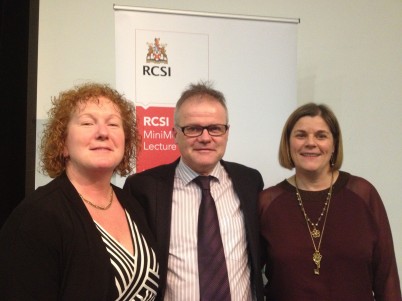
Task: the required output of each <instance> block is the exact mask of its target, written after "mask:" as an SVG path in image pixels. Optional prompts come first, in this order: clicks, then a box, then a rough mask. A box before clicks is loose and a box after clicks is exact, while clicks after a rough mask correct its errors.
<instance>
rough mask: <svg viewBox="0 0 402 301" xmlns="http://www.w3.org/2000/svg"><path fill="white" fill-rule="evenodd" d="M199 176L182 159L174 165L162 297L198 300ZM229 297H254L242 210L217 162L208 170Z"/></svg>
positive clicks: (235, 299)
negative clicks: (225, 268)
mask: <svg viewBox="0 0 402 301" xmlns="http://www.w3.org/2000/svg"><path fill="white" fill-rule="evenodd" d="M197 176H198V174H197V173H195V172H194V171H193V170H191V169H190V168H189V167H188V166H186V165H185V164H184V163H183V162H182V161H180V163H179V164H178V166H177V168H176V173H175V178H174V190H173V200H172V223H171V237H170V246H169V261H168V273H167V287H166V291H165V298H164V300H165V301H188V300H199V298H200V293H199V282H198V261H197V224H198V211H199V206H200V202H201V189H200V188H199V187H198V185H197V184H195V183H194V182H192V180H193V179H194V178H196V177H197ZM211 176H213V177H215V179H213V180H212V181H211V194H212V197H213V198H214V200H215V204H216V210H217V212H218V218H219V226H220V231H221V236H222V242H223V248H224V251H225V258H226V265H227V269H228V276H229V284H230V291H231V296H232V301H248V300H253V299H254V298H253V294H252V290H251V283H250V266H249V262H248V252H247V241H246V233H245V227H244V218H243V213H242V211H241V209H240V201H239V198H238V197H237V195H236V193H235V191H234V189H233V185H232V181H231V180H230V178H229V176H228V174H227V173H226V171H225V169H224V168H223V166H222V165H221V164H220V163H218V164H217V166H216V167H215V168H214V170H213V171H212V173H211Z"/></svg>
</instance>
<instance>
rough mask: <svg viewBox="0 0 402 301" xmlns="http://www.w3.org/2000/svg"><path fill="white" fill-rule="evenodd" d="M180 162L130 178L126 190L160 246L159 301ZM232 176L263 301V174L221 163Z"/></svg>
mask: <svg viewBox="0 0 402 301" xmlns="http://www.w3.org/2000/svg"><path fill="white" fill-rule="evenodd" d="M178 163H179V160H176V161H175V162H173V163H171V164H167V165H161V166H158V167H155V168H152V169H149V170H146V171H144V172H141V173H137V174H134V175H132V176H130V177H128V178H127V180H126V183H125V185H124V189H126V190H128V191H129V192H130V193H131V194H132V195H134V196H135V198H136V199H137V200H138V201H139V202H140V203H141V204H142V205H143V207H144V208H145V212H146V214H147V218H148V222H149V226H150V228H151V231H153V233H154V235H155V237H156V240H157V246H158V254H159V256H160V257H159V261H160V287H159V288H160V291H159V294H158V298H157V299H158V300H163V295H164V291H165V287H166V278H167V267H168V257H169V242H170V224H171V215H172V195H173V181H174V175H175V171H176V166H177V164H178ZM221 164H222V165H223V166H224V168H225V170H226V172H227V173H228V174H229V176H230V178H231V180H232V183H233V187H234V189H235V191H236V193H237V195H238V197H239V199H240V206H241V209H242V211H243V214H244V223H245V229H246V236H247V245H248V253H249V260H250V266H251V283H252V286H253V289H254V291H255V293H256V296H257V300H263V284H262V273H261V265H260V245H259V225H258V214H257V200H258V194H259V192H260V191H261V190H262V189H263V186H264V183H263V179H262V176H261V174H260V173H259V172H258V171H257V170H255V169H252V168H249V167H246V166H244V165H240V164H237V163H232V162H225V161H223V160H222V161H221Z"/></svg>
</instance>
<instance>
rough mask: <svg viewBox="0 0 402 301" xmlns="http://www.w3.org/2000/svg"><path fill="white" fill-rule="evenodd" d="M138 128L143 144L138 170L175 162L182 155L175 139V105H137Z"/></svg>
mask: <svg viewBox="0 0 402 301" xmlns="http://www.w3.org/2000/svg"><path fill="white" fill-rule="evenodd" d="M136 109H137V120H138V130H139V132H140V134H141V136H142V146H141V150H140V152H139V153H138V157H137V164H136V171H137V172H140V171H143V170H146V169H149V168H152V167H155V166H157V165H161V164H166V163H170V162H173V161H174V160H175V159H177V158H178V157H179V156H180V153H179V150H178V148H177V145H176V143H175V141H174V137H173V133H172V128H173V126H174V107H149V108H144V107H142V106H137V107H136Z"/></svg>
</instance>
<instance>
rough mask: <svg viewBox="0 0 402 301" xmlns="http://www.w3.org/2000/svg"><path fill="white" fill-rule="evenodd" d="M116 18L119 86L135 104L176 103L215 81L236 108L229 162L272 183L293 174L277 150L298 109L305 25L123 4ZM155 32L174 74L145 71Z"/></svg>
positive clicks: (231, 120) (231, 108)
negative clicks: (192, 88) (299, 47)
mask: <svg viewBox="0 0 402 301" xmlns="http://www.w3.org/2000/svg"><path fill="white" fill-rule="evenodd" d="M282 21H283V20H282ZM115 22H116V23H115V37H116V88H117V89H118V90H119V91H121V92H123V93H124V94H125V95H126V96H127V97H128V98H129V99H131V100H133V101H134V102H135V104H136V105H141V106H144V107H148V106H157V107H163V106H168V107H172V106H174V105H175V103H176V101H177V99H178V98H179V96H180V94H181V92H182V91H183V90H184V89H185V88H186V87H187V86H188V85H189V84H190V83H196V82H198V81H200V80H210V81H212V82H213V83H214V87H215V88H216V89H218V90H220V91H222V92H223V93H224V94H225V96H226V99H227V105H228V109H229V123H230V125H231V128H230V134H229V144H228V148H227V151H226V155H225V157H224V159H225V160H228V161H236V162H239V163H242V164H245V165H248V166H251V167H254V168H256V169H258V170H259V171H260V172H261V173H262V175H263V177H264V181H265V183H266V186H268V185H273V184H275V183H277V182H279V181H281V180H283V179H284V177H286V176H287V175H288V174H289V172H288V171H286V170H284V169H283V168H281V167H280V166H279V164H278V159H277V157H278V156H277V153H278V147H279V139H280V134H281V131H282V127H283V125H284V123H285V120H286V118H287V117H288V115H289V114H290V113H291V111H293V110H294V108H295V107H296V42H297V36H296V30H297V23H298V22H296V21H295V20H293V22H292V21H287V22H279V21H278V20H273V21H272V20H268V19H263V18H259V19H257V18H251V17H250V18H249V17H241V16H226V15H219V16H213V15H205V14H203V15H198V14H196V13H189V12H177V11H166V10H164V11H158V10H143V9H140V8H132V7H131V8H130V7H117V6H115ZM156 37H157V38H160V41H161V43H166V45H167V46H166V50H167V56H168V58H169V62H168V64H167V65H165V66H168V67H170V68H171V75H170V76H149V75H144V73H143V66H144V65H149V64H147V63H146V52H147V48H146V45H147V43H151V42H153V40H154V38H156ZM151 65H152V64H151ZM155 66H156V65H155ZM158 66H163V64H158ZM156 70H157V69H156ZM139 122H142V121H141V120H139ZM166 163H169V162H166ZM123 181H124V179H116V184H118V185H122V183H123Z"/></svg>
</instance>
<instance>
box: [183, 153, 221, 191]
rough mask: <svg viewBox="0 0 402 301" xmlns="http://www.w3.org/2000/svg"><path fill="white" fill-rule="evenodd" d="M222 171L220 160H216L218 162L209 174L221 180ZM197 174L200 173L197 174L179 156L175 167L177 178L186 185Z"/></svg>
mask: <svg viewBox="0 0 402 301" xmlns="http://www.w3.org/2000/svg"><path fill="white" fill-rule="evenodd" d="M224 172H225V169H224V168H223V166H222V164H221V162H218V164H216V165H215V167H214V169H213V170H212V172H211V173H210V174H209V175H210V176H213V177H214V178H216V179H217V180H218V182H221V181H222V179H223V173H224ZM199 175H200V174H198V173H197V172H195V171H194V170H192V169H191V168H190V167H189V166H188V165H187V164H186V163H184V162H183V160H182V159H181V158H180V162H179V164H178V165H177V167H176V176H177V177H178V178H180V179H181V180H182V181H183V182H184V184H185V185H188V184H189V183H190V182H191V181H193V180H194V179H195V178H196V177H198V176H199Z"/></svg>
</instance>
